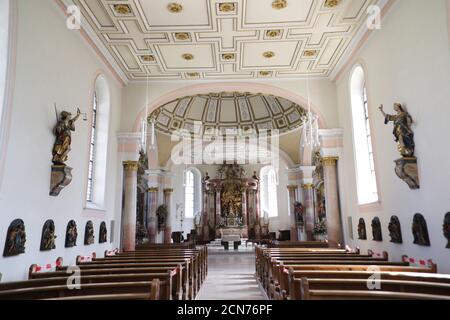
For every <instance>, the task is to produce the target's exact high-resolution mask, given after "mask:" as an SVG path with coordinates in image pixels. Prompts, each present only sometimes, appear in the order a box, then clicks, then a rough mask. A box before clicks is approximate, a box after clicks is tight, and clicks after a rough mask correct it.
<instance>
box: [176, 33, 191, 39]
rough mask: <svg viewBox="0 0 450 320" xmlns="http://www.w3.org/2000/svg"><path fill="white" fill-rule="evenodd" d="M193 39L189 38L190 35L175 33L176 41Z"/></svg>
mask: <svg viewBox="0 0 450 320" xmlns="http://www.w3.org/2000/svg"><path fill="white" fill-rule="evenodd" d="M190 38H191V37H190V36H189V33H187V32H177V33H175V39H177V40H180V41H185V40H189V39H190Z"/></svg>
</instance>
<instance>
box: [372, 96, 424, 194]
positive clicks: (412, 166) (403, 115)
mask: <svg viewBox="0 0 450 320" xmlns="http://www.w3.org/2000/svg"><path fill="white" fill-rule="evenodd" d="M394 110H395V112H396V114H394V115H391V114H387V113H385V112H384V107H383V105H381V106H380V111H381V113H382V114H383V116H384V119H385V120H384V122H385V124H388V123H389V122H393V123H394V130H393V134H394V139H395V142H397V149H398V151H399V153H400V155H401V156H402V158H400V159H397V160H395V163H396V167H395V173H396V174H397V176H398V177H399V178H400V179H402V180H403V181H405V182H406V183H407V184H408V186H409V187H410V188H411V189H419V188H420V184H419V175H418V170H417V158H416V157H415V156H414V151H415V143H414V132H413V131H412V129H411V125H412V123H413V119H412V117H411V115H410V114H409V113H408V112H407V111H406V110H405V108H404V107H403V106H402V105H401V104H400V103H394Z"/></svg>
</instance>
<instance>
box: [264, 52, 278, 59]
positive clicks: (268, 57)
mask: <svg viewBox="0 0 450 320" xmlns="http://www.w3.org/2000/svg"><path fill="white" fill-rule="evenodd" d="M263 57H264V58H266V59H271V58H273V57H275V52H273V51H266V52H264V53H263Z"/></svg>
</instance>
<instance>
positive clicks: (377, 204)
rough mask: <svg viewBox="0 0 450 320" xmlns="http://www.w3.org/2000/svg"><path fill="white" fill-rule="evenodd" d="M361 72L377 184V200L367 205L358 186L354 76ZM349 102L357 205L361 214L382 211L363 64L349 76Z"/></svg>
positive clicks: (371, 163) (370, 155) (367, 134)
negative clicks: (363, 201)
mask: <svg viewBox="0 0 450 320" xmlns="http://www.w3.org/2000/svg"><path fill="white" fill-rule="evenodd" d="M358 69H360V70H361V74H362V79H361V83H360V86H361V89H362V92H360V93H359V94H360V97H361V100H362V101H361V102H362V108H363V109H362V113H363V115H364V128H365V137H366V145H367V148H368V149H367V154H368V161H369V167H370V176H371V177H372V179H373V183H374V184H375V186H374V187H375V190H376V200H374V201H370V202H367V203H362V201H361V199H360V198H361V195H360V191H359V189H360V187H359V186H358V182H359V176H360V172H359V171H360V170H359V169H358V157H357V154H358V150H357V146H356V145H357V144H356V140H355V134H356V130H355V121H354V110H353V108H355V107H356V106H354V95H355V94H354V92H353V90H354V88H353V87H354V76H355V75H356V72H357V70H358ZM348 83H349V100H350V118H351V128H352V130H351V133H352V147H353V158H354V164H355V169H354V170H355V176H356V184H355V186H356V192H357V197H356V200H357V205H358V208H359V211H360V212H374V211H379V210H381V194H380V188H379V185H380V184H379V181H378V174H377V171H378V170H377V159H376V153H375V141H374V135H373V132H374V131H373V125H372V122H371V119H370V109H369V106H370V98H369V96H370V94H369V90H368V87H367V83H368V81H367V72H366V68H364V66H363V65H362V64H361V63H357V64H355V65H354V66H353V68H352V70H351V72H350V76H349V81H348Z"/></svg>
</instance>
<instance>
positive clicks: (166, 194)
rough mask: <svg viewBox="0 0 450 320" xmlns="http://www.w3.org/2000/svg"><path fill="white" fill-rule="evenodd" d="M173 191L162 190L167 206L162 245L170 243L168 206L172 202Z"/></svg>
mask: <svg viewBox="0 0 450 320" xmlns="http://www.w3.org/2000/svg"><path fill="white" fill-rule="evenodd" d="M172 194H173V189H170V188H169V189H164V204H165V205H166V206H167V217H166V226H165V229H164V243H166V244H169V243H172V215H171V207H170V204H171V202H172Z"/></svg>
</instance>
